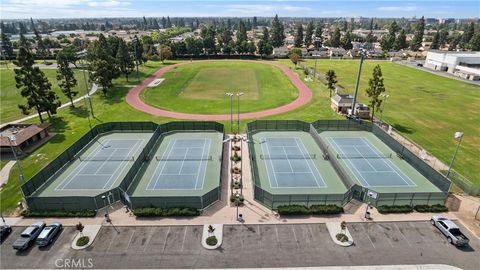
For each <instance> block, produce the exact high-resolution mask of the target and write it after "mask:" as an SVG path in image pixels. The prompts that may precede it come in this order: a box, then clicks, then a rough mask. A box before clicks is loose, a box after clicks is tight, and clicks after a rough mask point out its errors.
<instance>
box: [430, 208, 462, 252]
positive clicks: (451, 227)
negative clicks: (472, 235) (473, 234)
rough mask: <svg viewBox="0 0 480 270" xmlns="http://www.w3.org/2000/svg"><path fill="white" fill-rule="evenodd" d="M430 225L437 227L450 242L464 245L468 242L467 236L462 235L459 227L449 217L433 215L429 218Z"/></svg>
mask: <svg viewBox="0 0 480 270" xmlns="http://www.w3.org/2000/svg"><path fill="white" fill-rule="evenodd" d="M430 221H431V222H432V225H433V226H435V227H437V228H438V229H439V230H440V231H441V232H442V233H443V234H444V235H445V236H446V237H447V240H448V242H449V243H450V244H452V245H455V246H464V245H467V244H468V241H469V240H468V238H467V237H466V236H465V235H463V233H462V232H461V231H460V228H459V227H458V226H457V224H455V223H454V222H453V221H451V220H450V219H448V218H446V217H443V216H441V215H436V216H433V217H432V219H431V220H430Z"/></svg>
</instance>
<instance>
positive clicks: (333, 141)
mask: <svg viewBox="0 0 480 270" xmlns="http://www.w3.org/2000/svg"><path fill="white" fill-rule="evenodd" d="M327 139H328V140H329V141H330V142H331V145H332V146H333V148H335V150H336V151H337V153H338V152H342V154H343V155H345V152H343V150H342V149H341V148H340V146H338V144H337V143H336V142H335V140H334V138H332V137H328V138H327ZM332 143H333V144H332ZM334 158H336V157H334ZM347 161H348V163H349V164H350V165H351V166H347V168H348V169H349V170H350V171H351V172H352V173H353V175H355V178H357V180H358V181H360V178H359V177H358V176H360V177H361V178H362V179H363V181H364V182H363V184H365V185H364V186H365V187H369V186H370V185H369V184H368V181H367V180H365V178H363V176H362V174H361V173H360V172H359V171H358V170H357V168H356V166H354V165H353V163H352V162H351V161H350V160H349V159H347ZM343 162H344V163H345V164H346V162H345V161H343ZM352 168H353V169H355V171H357V172H358V174H355V172H354V171H353V170H352ZM360 182H361V181H360Z"/></svg>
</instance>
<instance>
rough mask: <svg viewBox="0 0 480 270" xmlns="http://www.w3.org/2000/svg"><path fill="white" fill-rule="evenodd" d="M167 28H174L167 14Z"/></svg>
mask: <svg viewBox="0 0 480 270" xmlns="http://www.w3.org/2000/svg"><path fill="white" fill-rule="evenodd" d="M165 28H172V22H171V21H170V16H167V23H166V27H165Z"/></svg>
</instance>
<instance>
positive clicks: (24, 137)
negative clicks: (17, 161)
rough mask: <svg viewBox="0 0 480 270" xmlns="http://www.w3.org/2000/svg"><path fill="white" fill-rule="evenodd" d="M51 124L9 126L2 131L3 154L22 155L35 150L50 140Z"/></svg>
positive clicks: (0, 143) (0, 130) (0, 146)
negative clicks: (49, 129) (49, 128)
mask: <svg viewBox="0 0 480 270" xmlns="http://www.w3.org/2000/svg"><path fill="white" fill-rule="evenodd" d="M49 126H50V124H8V125H5V126H3V127H2V128H1V129H0V135H1V137H0V149H1V153H2V154H12V153H13V152H12V149H13V150H15V153H16V154H17V155H22V154H24V153H27V152H31V151H33V150H35V149H36V148H37V147H39V146H40V145H42V144H43V143H44V142H46V141H47V140H48V138H49V137H50V135H49V134H48V130H47V129H48V127H49Z"/></svg>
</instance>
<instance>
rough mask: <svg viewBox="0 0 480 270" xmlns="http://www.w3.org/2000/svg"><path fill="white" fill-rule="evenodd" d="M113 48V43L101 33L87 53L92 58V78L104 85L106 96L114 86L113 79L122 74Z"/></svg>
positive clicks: (103, 89)
mask: <svg viewBox="0 0 480 270" xmlns="http://www.w3.org/2000/svg"><path fill="white" fill-rule="evenodd" d="M117 45H118V41H117ZM113 49H114V48H113V44H109V42H107V40H106V38H105V36H103V35H102V34H100V35H99V37H98V40H96V41H95V42H93V44H92V45H91V47H90V48H89V50H88V54H87V58H88V59H89V60H90V66H89V68H90V80H91V81H93V82H97V83H98V84H99V85H100V86H102V92H103V94H104V96H106V95H107V93H108V91H109V90H110V88H111V87H112V85H113V84H112V80H113V79H115V78H117V77H118V76H119V75H120V71H119V69H118V65H117V61H116V59H115V57H114V55H116V52H115V54H113ZM117 50H118V49H117Z"/></svg>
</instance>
